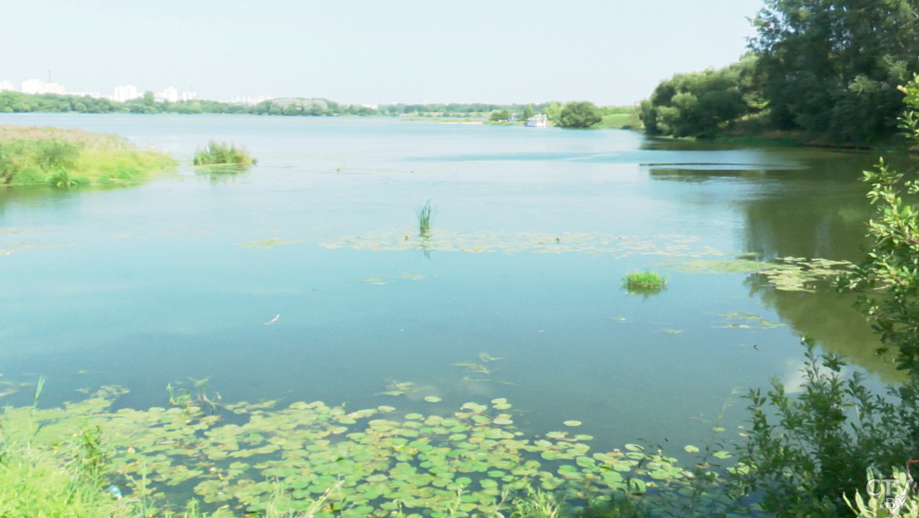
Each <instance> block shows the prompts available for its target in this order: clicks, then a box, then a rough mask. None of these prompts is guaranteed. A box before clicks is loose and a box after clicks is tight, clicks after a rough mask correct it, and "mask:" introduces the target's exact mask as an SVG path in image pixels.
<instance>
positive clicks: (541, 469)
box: [0, 380, 723, 518]
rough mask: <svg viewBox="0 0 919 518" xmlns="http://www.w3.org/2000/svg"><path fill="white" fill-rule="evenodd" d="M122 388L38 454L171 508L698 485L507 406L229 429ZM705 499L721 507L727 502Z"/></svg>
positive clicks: (354, 514)
mask: <svg viewBox="0 0 919 518" xmlns="http://www.w3.org/2000/svg"><path fill="white" fill-rule="evenodd" d="M199 381H203V380H199ZM199 384H200V383H199ZM125 392H126V391H125V390H124V389H119V388H117V387H106V388H103V389H101V390H100V391H98V392H97V393H95V394H93V395H92V396H90V397H89V398H88V399H86V400H84V401H78V402H73V403H68V405H67V406H66V407H64V408H47V409H37V410H36V409H33V410H34V416H33V419H34V422H35V423H36V424H39V425H40V427H38V428H37V429H35V432H34V434H33V435H34V438H33V445H34V446H33V449H35V450H36V451H41V452H49V454H50V452H52V451H56V452H63V451H73V449H74V448H77V447H79V444H80V443H81V442H83V443H87V442H88V443H89V444H98V445H102V446H104V448H103V449H104V451H103V452H102V453H103V454H104V458H105V459H106V466H107V469H106V473H107V474H108V475H107V479H106V481H105V482H106V483H109V484H114V485H116V489H118V488H124V493H125V494H126V495H130V496H131V499H132V500H134V501H135V502H137V501H138V500H139V501H141V502H142V504H143V505H144V506H146V507H147V508H148V509H166V507H165V506H167V498H166V497H167V495H171V497H170V498H169V499H168V500H172V501H175V499H176V498H177V496H178V495H177V494H176V492H177V491H178V492H182V491H187V489H183V488H193V491H194V493H195V494H196V495H197V497H198V498H199V499H201V500H203V505H207V506H211V508H221V507H222V508H224V509H241V510H243V511H244V512H247V513H256V514H259V515H263V516H287V514H286V513H294V515H295V516H297V514H296V513H308V514H309V513H315V517H316V518H320V517H324V518H331V517H333V516H335V517H338V518H366V517H368V516H377V517H383V516H393V515H395V516H406V517H408V516H412V515H416V516H455V517H460V516H476V515H483V516H496V513H502V515H504V516H508V515H509V514H510V512H511V511H513V510H515V509H516V510H517V511H518V513H517V515H516V516H520V517H521V518H524V517H526V518H535V517H538V516H545V513H544V514H538V513H540V512H543V511H547V512H550V513H551V512H554V511H553V510H554V509H556V507H555V504H556V503H557V504H558V505H559V507H560V508H561V509H562V510H563V511H564V512H563V513H562V514H560V515H559V516H561V515H564V514H567V513H569V511H570V510H571V509H572V507H573V506H576V505H584V504H585V503H588V504H590V503H593V504H596V505H597V506H604V505H606V502H608V501H610V498H611V495H619V496H617V497H615V499H618V501H636V500H640V501H641V502H643V505H646V506H649V507H653V505H654V502H658V501H666V500H667V499H672V498H680V493H679V491H680V490H689V489H690V481H689V477H687V475H686V473H689V472H687V471H686V470H685V469H683V468H682V467H680V466H679V464H678V463H677V462H676V459H674V458H672V457H668V456H666V455H664V454H663V453H661V452H660V451H656V452H655V451H646V449H645V448H644V447H642V446H639V445H635V444H628V445H625V447H624V449H623V451H619V450H614V451H610V452H606V453H600V452H597V453H591V452H590V446H589V445H588V443H589V442H590V441H591V440H592V439H593V437H591V436H589V435H586V434H578V435H571V434H569V432H564V431H553V432H548V433H546V434H544V436H543V437H542V438H534V439H530V438H527V437H526V436H525V435H524V433H523V432H521V431H519V430H518V429H517V428H516V427H515V426H514V424H513V421H512V419H510V417H511V416H512V415H513V412H514V410H513V409H512V407H511V405H510V404H509V403H507V400H506V399H503V398H501V399H495V400H492V401H491V402H490V403H488V402H486V403H476V402H471V401H470V402H468V403H466V404H464V405H462V406H461V407H460V408H459V409H458V410H456V411H455V412H453V413H452V414H448V415H443V416H441V415H427V416H425V415H422V414H419V413H412V412H408V413H404V412H400V411H399V410H398V409H396V408H395V407H391V406H380V407H378V408H367V409H362V410H351V409H349V410H345V408H344V407H343V406H328V405H326V404H324V403H322V402H314V403H304V402H296V403H292V404H290V405H289V406H287V407H286V408H275V405H276V403H275V402H272V401H269V402H264V403H257V404H248V403H235V404H231V405H227V406H226V407H225V413H224V414H223V415H224V416H226V418H227V419H226V421H224V419H222V417H221V416H220V415H213V414H212V415H205V414H202V413H199V414H196V415H195V416H193V418H189V416H188V415H187V414H186V412H185V411H184V409H183V408H179V407H174V408H169V409H163V408H151V409H149V410H133V409H127V408H122V409H119V410H117V411H114V410H111V409H110V408H111V407H112V405H113V404H114V402H115V399H116V398H117V397H118V396H120V395H121V394H123V393H125ZM27 414H28V409H13V408H11V409H9V410H8V411H7V412H6V414H5V416H4V418H3V427H2V431H3V436H4V438H6V437H11V438H13V440H15V437H17V436H18V437H22V436H23V435H25V433H26V432H25V430H24V429H25V424H26V423H25V419H26V416H27ZM87 430H88V431H89V432H88V433H84V431H87ZM95 430H100V431H101V439H99V440H97V437H98V436H97V435H95ZM81 434H83V435H82V437H83V438H81ZM52 448H53V449H52ZM92 451H93V450H92V449H89V450H87V452H89V453H91V452H92ZM57 458H60V455H58V457H57ZM0 491H2V489H0ZM549 494H551V497H550V496H548V495H549ZM128 499H129V498H128V497H126V498H125V499H124V500H128ZM0 502H2V501H0ZM553 502H554V503H553ZM709 504H710V505H711V506H714V507H711V508H706V509H707V510H712V509H714V511H715V512H717V511H718V510H719V509H722V507H720V506H722V504H723V502H721V501H720V500H716V499H712V500H710V501H709ZM0 505H2V504H0ZM220 512H221V511H218V514H217V515H219V516H229V514H226V515H224V514H219V513H220ZM272 513H274V514H272ZM26 515H28V514H26ZM217 515H215V516H217ZM105 516H111V515H105ZM612 516H619V515H617V514H612Z"/></svg>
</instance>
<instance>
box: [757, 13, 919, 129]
mask: <svg viewBox="0 0 919 518" xmlns="http://www.w3.org/2000/svg"><path fill="white" fill-rule="evenodd" d="M765 4H766V5H765V7H764V8H763V9H762V10H761V11H760V12H759V14H758V15H757V16H756V18H755V19H754V22H753V23H754V26H755V28H756V31H757V37H756V38H753V39H752V40H751V42H750V46H751V48H752V49H753V50H754V51H756V52H757V54H758V55H759V58H760V59H759V71H760V72H761V73H763V74H764V77H765V78H766V79H765V89H764V95H765V97H766V99H767V100H768V101H769V107H770V112H771V117H772V121H773V123H774V124H775V125H776V126H778V127H780V128H785V129H793V128H799V129H804V130H807V131H811V132H814V133H824V134H827V135H828V136H830V137H831V138H833V139H835V140H849V141H867V140H871V139H873V138H876V137H879V136H885V135H890V134H892V133H893V132H894V131H895V129H896V118H897V115H899V113H900V111H901V109H902V104H901V100H902V94H900V93H899V92H898V91H897V88H896V85H898V84H903V83H905V82H906V81H907V80H908V79H909V78H910V75H911V74H912V73H913V72H916V71H919V3H917V1H916V0H765Z"/></svg>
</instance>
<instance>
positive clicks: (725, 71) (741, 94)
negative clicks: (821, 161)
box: [639, 54, 764, 137]
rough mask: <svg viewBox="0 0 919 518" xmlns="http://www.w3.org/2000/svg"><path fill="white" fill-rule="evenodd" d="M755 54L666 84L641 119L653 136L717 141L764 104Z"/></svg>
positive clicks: (646, 105) (643, 110)
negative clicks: (719, 134) (731, 126)
mask: <svg viewBox="0 0 919 518" xmlns="http://www.w3.org/2000/svg"><path fill="white" fill-rule="evenodd" d="M760 92H761V86H760V82H759V80H758V78H757V77H756V58H755V56H753V55H752V54H749V55H747V56H744V58H742V59H741V60H740V61H739V62H737V63H734V64H732V65H730V66H728V67H725V68H722V69H719V70H715V69H708V70H705V71H702V72H692V73H688V74H676V75H674V76H673V77H672V78H670V79H668V80H665V81H662V82H661V83H660V84H659V85H658V86H657V88H655V89H654V93H653V94H651V98H650V99H646V100H645V101H642V103H641V108H640V113H639V116H640V118H641V120H642V122H643V123H644V125H645V130H646V131H647V132H648V133H649V134H651V135H670V136H675V137H714V136H716V135H717V134H718V133H719V132H721V131H723V130H725V129H727V128H728V127H729V126H730V125H731V124H732V123H733V122H735V121H736V120H738V119H740V118H742V117H744V116H747V115H751V114H754V113H757V112H759V110H760V109H761V108H762V106H763V105H764V103H763V102H762V100H761V97H760Z"/></svg>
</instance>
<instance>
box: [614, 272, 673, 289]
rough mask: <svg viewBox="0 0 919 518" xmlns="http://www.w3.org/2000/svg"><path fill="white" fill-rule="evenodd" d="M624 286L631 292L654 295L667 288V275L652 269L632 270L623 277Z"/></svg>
mask: <svg viewBox="0 0 919 518" xmlns="http://www.w3.org/2000/svg"><path fill="white" fill-rule="evenodd" d="M622 287H623V288H625V289H626V290H628V291H629V293H639V294H642V295H653V294H655V293H660V292H661V291H662V290H665V289H667V276H666V275H661V274H659V273H657V272H652V271H650V270H645V271H643V272H632V273H630V274H628V275H626V276H625V277H623V278H622Z"/></svg>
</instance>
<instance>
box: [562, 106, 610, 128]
mask: <svg viewBox="0 0 919 518" xmlns="http://www.w3.org/2000/svg"><path fill="white" fill-rule="evenodd" d="M601 120H603V116H602V115H600V110H598V109H597V107H596V106H595V105H594V103H592V102H589V101H581V102H573V103H568V104H566V105H565V108H564V109H563V110H562V113H561V115H559V118H558V125H559V126H561V127H563V128H589V127H591V126H593V125H594V124H596V123H598V122H600V121H601Z"/></svg>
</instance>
